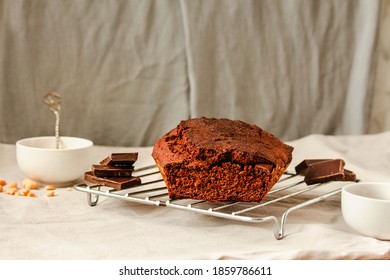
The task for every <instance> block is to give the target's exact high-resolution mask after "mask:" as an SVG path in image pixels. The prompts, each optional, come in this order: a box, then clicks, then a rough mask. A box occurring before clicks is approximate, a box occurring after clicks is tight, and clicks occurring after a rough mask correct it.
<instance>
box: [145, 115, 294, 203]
mask: <svg viewBox="0 0 390 280" xmlns="http://www.w3.org/2000/svg"><path fill="white" fill-rule="evenodd" d="M292 151H293V148H292V147H290V146H288V145H286V144H284V143H283V142H281V141H280V140H279V139H278V138H277V137H275V136H274V135H272V134H270V133H269V132H267V131H265V130H262V129H261V128H259V127H257V126H256V125H253V124H247V123H244V122H242V121H234V120H228V119H208V118H197V119H190V120H187V121H181V122H180V124H179V125H178V126H177V127H176V128H174V129H173V130H171V131H170V132H168V133H167V134H165V135H164V136H163V137H162V138H160V139H159V140H157V142H156V143H155V145H154V149H153V152H152V156H153V158H154V159H155V161H156V163H157V166H158V168H159V170H160V172H161V174H162V177H163V179H164V181H165V183H166V185H167V188H168V193H169V196H170V198H172V199H183V198H189V199H199V200H206V201H213V202H215V201H256V202H259V201H261V200H262V199H263V197H264V196H265V195H266V194H267V193H268V191H269V190H270V189H271V188H272V186H273V185H274V184H275V183H276V182H277V181H278V180H279V178H280V176H281V175H282V174H283V172H284V171H285V170H286V168H287V166H288V165H289V164H290V162H291V160H292Z"/></svg>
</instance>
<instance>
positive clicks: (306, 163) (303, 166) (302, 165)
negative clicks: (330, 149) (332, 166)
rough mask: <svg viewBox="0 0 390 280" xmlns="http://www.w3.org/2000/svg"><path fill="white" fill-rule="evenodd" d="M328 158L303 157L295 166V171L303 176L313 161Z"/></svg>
mask: <svg viewBox="0 0 390 280" xmlns="http://www.w3.org/2000/svg"><path fill="white" fill-rule="evenodd" d="M327 160H330V159H305V160H303V161H302V162H301V163H299V164H298V165H297V166H295V172H296V173H297V174H299V175H303V176H305V175H306V173H307V168H308V167H309V166H310V165H311V164H314V163H318V162H321V161H327Z"/></svg>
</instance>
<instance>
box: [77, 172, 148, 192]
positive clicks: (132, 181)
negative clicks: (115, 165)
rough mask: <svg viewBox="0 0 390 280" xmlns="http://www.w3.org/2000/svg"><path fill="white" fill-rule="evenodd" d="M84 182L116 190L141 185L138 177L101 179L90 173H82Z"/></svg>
mask: <svg viewBox="0 0 390 280" xmlns="http://www.w3.org/2000/svg"><path fill="white" fill-rule="evenodd" d="M84 180H85V181H87V182H90V183H93V184H97V185H101V186H107V187H112V188H114V189H116V190H122V189H127V188H129V187H133V186H137V185H140V184H141V179H140V178H139V177H107V178H101V177H97V176H95V175H93V174H92V172H91V171H88V172H85V173H84Z"/></svg>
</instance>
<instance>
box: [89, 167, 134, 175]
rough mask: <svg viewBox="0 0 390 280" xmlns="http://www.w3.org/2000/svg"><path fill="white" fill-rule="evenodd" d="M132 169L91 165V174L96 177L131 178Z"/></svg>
mask: <svg viewBox="0 0 390 280" xmlns="http://www.w3.org/2000/svg"><path fill="white" fill-rule="evenodd" d="M133 171H134V168H133V167H127V166H125V167H122V166H112V165H95V164H94V165H92V173H93V175H94V176H97V177H131V175H132V173H133Z"/></svg>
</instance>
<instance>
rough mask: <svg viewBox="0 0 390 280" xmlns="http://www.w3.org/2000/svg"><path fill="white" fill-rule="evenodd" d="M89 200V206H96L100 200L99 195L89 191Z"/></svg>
mask: <svg viewBox="0 0 390 280" xmlns="http://www.w3.org/2000/svg"><path fill="white" fill-rule="evenodd" d="M97 190H98V191H99V190H100V187H98V188H97ZM87 201H88V204H89V206H96V204H97V203H98V201H99V195H98V194H92V193H87Z"/></svg>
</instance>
